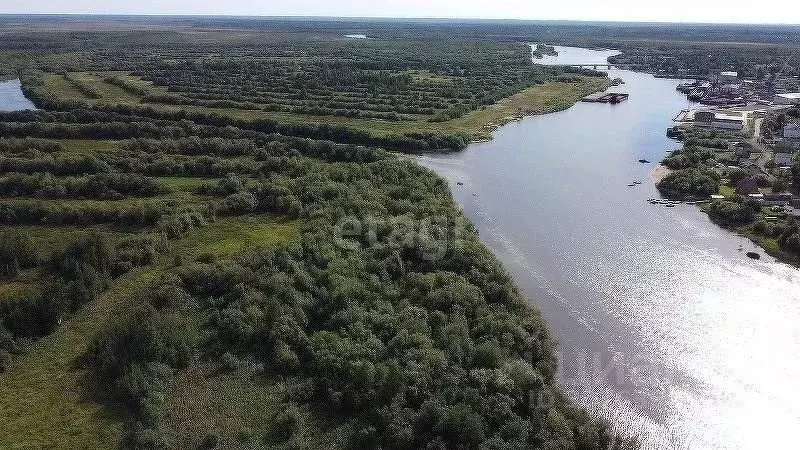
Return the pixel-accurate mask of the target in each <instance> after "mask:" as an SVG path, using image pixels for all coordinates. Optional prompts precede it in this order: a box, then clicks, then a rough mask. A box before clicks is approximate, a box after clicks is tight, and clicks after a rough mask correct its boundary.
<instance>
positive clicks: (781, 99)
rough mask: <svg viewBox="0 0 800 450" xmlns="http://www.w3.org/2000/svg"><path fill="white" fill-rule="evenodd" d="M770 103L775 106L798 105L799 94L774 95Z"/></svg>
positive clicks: (799, 102) (799, 103) (799, 100)
mask: <svg viewBox="0 0 800 450" xmlns="http://www.w3.org/2000/svg"><path fill="white" fill-rule="evenodd" d="M772 102H773V103H775V104H776V105H800V92H788V93H785V94H775V97H774V98H773V99H772Z"/></svg>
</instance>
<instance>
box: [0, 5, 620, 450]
mask: <svg viewBox="0 0 800 450" xmlns="http://www.w3.org/2000/svg"><path fill="white" fill-rule="evenodd" d="M187 20H188V19H187ZM15 27H16V25H15V26H11V27H10V30H11V31H5V32H3V33H4V36H5V37H7V39H4V40H3V41H2V44H0V54H2V55H3V59H2V61H3V63H4V64H6V67H8V68H9V70H12V71H15V72H16V73H18V74H19V76H20V77H21V79H22V81H23V87H24V91H25V93H26V95H27V96H28V97H29V98H30V99H31V100H32V101H34V103H35V104H36V106H37V107H38V108H39V109H37V110H33V111H17V112H4V113H0V223H2V231H1V232H0V421H2V423H3V424H4V426H3V427H0V447H6V446H13V445H15V443H18V442H20V440H23V439H28V438H30V439H33V440H32V441H31V442H32V445H34V446H42V447H48V446H49V447H58V446H68V447H73V448H104V447H105V448H108V447H111V448H114V447H117V448H239V447H245V448H321V447H329V448H497V449H501V448H503V449H505V448H552V449H556V448H559V449H560V448H567V449H581V450H583V449H587V450H588V449H612V448H634V447H635V442H631V441H627V440H624V439H621V438H619V437H617V435H616V433H615V432H614V430H613V427H612V425H611V424H609V423H607V422H606V421H604V420H602V419H600V418H597V417H592V416H591V415H590V414H588V413H587V412H586V411H585V410H584V409H583V408H581V407H579V406H578V405H576V404H574V403H573V402H572V401H571V400H570V399H569V398H568V397H567V396H566V395H565V394H564V393H563V392H562V391H561V390H560V388H559V387H558V385H557V382H556V368H557V363H558V362H557V360H556V343H555V342H554V340H553V338H552V336H551V335H550V333H549V332H548V330H547V326H546V324H545V322H544V320H543V318H542V317H541V315H540V313H539V312H538V311H537V310H536V308H535V306H534V305H535V301H536V299H528V298H526V297H525V296H524V295H523V293H522V292H520V290H519V289H518V288H517V287H516V286H515V285H514V283H513V281H512V279H511V278H510V276H509V274H508V273H507V272H506V271H505V269H504V268H503V267H502V266H501V264H500V263H499V262H498V261H497V259H496V258H495V257H494V256H493V255H492V253H491V252H490V251H489V250H488V249H487V248H486V247H485V246H484V245H483V244H482V243H481V242H480V240H479V238H478V235H477V232H476V231H475V229H474V228H473V226H472V225H471V224H470V223H469V222H468V221H467V220H466V219H465V218H464V216H463V215H462V213H461V211H460V209H459V208H458V206H457V205H456V203H455V202H454V200H453V197H452V196H451V193H450V191H449V188H448V186H447V184H446V182H445V181H444V180H442V179H441V178H439V177H438V176H437V175H436V174H434V173H433V172H431V171H429V170H427V169H424V168H422V167H421V166H419V165H418V164H416V163H415V162H413V161H411V160H409V159H407V158H405V157H402V156H399V155H397V154H394V153H392V151H397V150H401V151H404V152H417V151H430V150H441V149H446V150H453V149H459V148H463V147H464V146H466V144H467V143H468V142H469V140H470V139H471V137H470V136H466V135H464V134H462V133H460V132H448V131H445V130H447V128H427V127H421V128H420V129H414V130H412V131H402V132H397V133H385V132H384V133H377V132H371V131H369V130H368V131H367V132H364V130H363V129H359V128H354V127H353V126H351V125H349V123H345V124H344V125H342V124H336V123H304V122H303V121H302V120H297V118H298V117H302V116H303V115H309V116H311V115H313V116H315V117H319V116H326V115H329V116H346V117H348V118H351V119H352V118H353V117H351V116H357V118H358V119H360V120H366V121H368V123H370V124H372V123H374V124H375V127H379V126H380V125H381V124H386V123H394V122H404V121H409V120H407V119H409V118H411V117H412V116H413V117H414V124H441V125H440V126H444V127H446V126H447V125H448V124H449V123H452V122H451V121H453V120H456V118H457V117H461V116H462V115H463V114H465V113H468V112H469V111H474V110H479V109H480V108H482V107H483V106H486V105H490V104H492V103H494V102H495V101H497V100H499V99H501V98H504V97H507V96H509V95H511V94H515V93H517V92H519V91H521V90H524V89H526V88H528V87H530V86H532V85H536V84H545V83H553V82H560V83H562V84H563V83H565V81H564V79H565V78H563V76H565V72H564V71H563V70H562V69H559V68H543V67H540V66H536V65H534V64H533V63H532V61H531V59H530V52H531V49H530V47H527V46H524V45H519V44H518V43H509V42H507V41H503V40H500V39H498V40H496V41H492V42H487V41H486V40H483V39H474V38H472V37H471V36H470V35H469V34H465V35H463V36H461V39H460V40H458V42H454V41H452V40H444V41H443V40H439V39H433V38H428V39H423V38H415V39H408V38H406V39H405V40H398V41H397V42H387V41H382V42H368V43H363V44H362V43H353V42H350V41H344V42H331V40H330V39H327V38H326V37H328V35H327V34H326V33H325V29H324V24H323V25H320V27H321V28H320V29H319V30H317V31H316V32H315V33H320V34H321V35H322V36H323V38H320V37H319V35H316V34H315V33H298V34H297V35H288V34H286V33H274V34H270V39H269V40H268V41H267V42H266V43H265V42H264V41H263V40H262V39H264V37H265V34H264V33H262V32H261V31H259V30H254V31H252V34H248V33H245V34H247V37H245V38H242V39H241V40H240V39H235V38H232V37H231V35H230V33H228V32H226V31H203V36H204V39H202V40H197V39H189V38H187V36H186V35H184V34H182V33H181V31H183V28H182V27H179V26H177V25H174V27H176V28H177V29H178V31H175V30H174V29H173V30H169V31H163V32H150V33H139V32H125V31H102V32H81V33H74V32H59V31H40V32H35V33H28V32H22V31H18V30H17V31H15ZM584 75H585V74H584ZM593 75H594V76H595V77H598V78H602V76H600V75H601V74H593ZM560 76H561V77H562V78H561V81H558V80H559V77H560ZM571 76H572V75H566V77H567V79H571V78H570V77H571ZM53 86H57V87H58V89H55V90H53ZM65 93H67V94H68V95H65ZM109 93H113V95H114V96H116V97H114V98H119V99H125V98H127V99H130V100H131V101H118V102H100V101H97V100H98V98H104V99H105V98H109ZM59 94H61V95H59ZM143 98H147V100H146V101H144V102H142V101H141V100H142V99H143ZM220 108H222V109H227V111H226V113H224V114H222V113H220V112H219V110H220ZM251 108H258V110H259V111H262V112H265V113H266V112H268V113H275V112H280V113H282V114H291V116H266V117H261V116H259V117H257V118H254V117H253V116H247V115H246V114H248V113H249V112H252V111H253V109H251ZM240 114H245V115H244V116H242V115H240ZM287 117H291V118H292V120H282V119H287ZM432 130H433V131H432ZM353 225H357V226H355V227H353ZM31 436H35V437H31Z"/></svg>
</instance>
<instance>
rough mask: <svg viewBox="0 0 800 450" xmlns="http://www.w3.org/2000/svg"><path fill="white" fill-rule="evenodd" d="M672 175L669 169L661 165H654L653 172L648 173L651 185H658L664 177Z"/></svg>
mask: <svg viewBox="0 0 800 450" xmlns="http://www.w3.org/2000/svg"><path fill="white" fill-rule="evenodd" d="M670 173H672V170H671V169H668V168H667V167H666V166H662V165H661V164H656V165H655V166H654V167H653V170H651V171H650V178H652V179H653V183H655V184H658V182H659V181H661V180H663V179H664V177H666V176H667V175H669V174H670Z"/></svg>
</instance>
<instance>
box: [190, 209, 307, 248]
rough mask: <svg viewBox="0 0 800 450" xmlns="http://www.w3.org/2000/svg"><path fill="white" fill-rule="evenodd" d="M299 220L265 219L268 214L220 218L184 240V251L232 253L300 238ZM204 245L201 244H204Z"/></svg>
mask: <svg viewBox="0 0 800 450" xmlns="http://www.w3.org/2000/svg"><path fill="white" fill-rule="evenodd" d="M299 236H300V232H299V230H298V227H297V222H295V221H290V220H278V221H275V220H273V221H265V217H238V218H235V219H228V218H225V219H218V220H217V221H216V222H214V225H213V226H210V227H206V228H204V229H201V230H197V231H195V233H194V235H193V236H189V237H187V238H184V239H181V241H180V242H179V244H178V245H180V246H181V248H182V252H181V253H182V254H185V253H188V254H194V255H195V256H196V255H197V254H200V253H212V254H214V255H215V256H229V255H232V254H235V253H239V252H242V251H244V250H247V249H251V248H256V247H265V246H268V245H273V244H276V243H279V242H290V241H293V240H295V239H297V238H298V237H299ZM201 245H202V246H201Z"/></svg>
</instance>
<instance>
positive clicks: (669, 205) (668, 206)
mask: <svg viewBox="0 0 800 450" xmlns="http://www.w3.org/2000/svg"><path fill="white" fill-rule="evenodd" d="M664 206H666V207H667V208H674V207H675V203H667V204H666V205H664Z"/></svg>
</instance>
